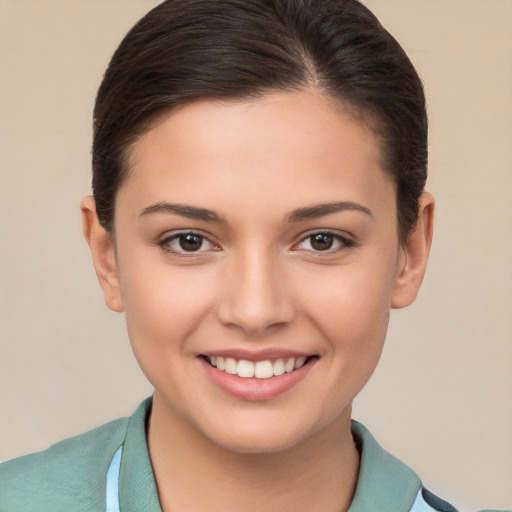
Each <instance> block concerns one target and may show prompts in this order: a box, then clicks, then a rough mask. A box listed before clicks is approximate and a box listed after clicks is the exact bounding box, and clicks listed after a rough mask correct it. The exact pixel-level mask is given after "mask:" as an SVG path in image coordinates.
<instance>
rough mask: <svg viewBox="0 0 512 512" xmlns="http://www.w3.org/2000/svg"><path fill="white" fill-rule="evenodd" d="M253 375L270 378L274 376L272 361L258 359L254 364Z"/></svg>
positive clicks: (259, 377)
mask: <svg viewBox="0 0 512 512" xmlns="http://www.w3.org/2000/svg"><path fill="white" fill-rule="evenodd" d="M254 376H255V377H256V378H257V379H270V377H273V376H274V365H273V364H272V361H258V362H257V363H256V364H255V366H254Z"/></svg>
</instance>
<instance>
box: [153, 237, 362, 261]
mask: <svg viewBox="0 0 512 512" xmlns="http://www.w3.org/2000/svg"><path fill="white" fill-rule="evenodd" d="M187 236H191V237H197V238H199V239H200V241H201V246H202V245H203V244H204V243H205V242H206V243H207V244H210V245H211V246H212V247H213V249H206V250H191V251H187V250H186V249H184V248H183V247H181V248H180V249H179V248H173V247H172V245H171V244H172V243H173V242H177V243H180V239H183V238H184V237H187ZM315 236H325V237H328V238H331V239H332V243H333V244H335V243H337V244H338V245H337V247H335V248H334V249H333V248H332V247H328V248H327V249H325V250H315V249H314V248H311V249H305V250H306V251H308V252H312V253H315V254H326V255H327V254H333V253H336V252H340V251H343V250H346V249H350V248H352V247H355V246H356V242H355V241H354V240H351V239H350V238H347V237H345V236H342V235H339V234H336V233H333V232H332V231H314V232H312V233H308V234H307V235H306V236H304V237H302V238H301V240H300V241H299V242H298V243H297V244H295V245H294V246H293V248H296V247H298V246H300V245H301V244H303V243H305V242H306V241H308V240H309V245H310V246H311V247H312V243H311V242H312V239H313V237H315ZM158 245H159V246H160V248H161V249H162V250H163V251H164V252H166V253H171V254H175V255H177V256H182V257H190V256H194V255H197V254H201V253H204V252H209V251H210V250H213V251H218V250H220V249H219V247H218V245H216V244H215V243H214V242H212V241H211V240H210V239H209V238H208V237H207V236H206V235H204V234H202V233H198V232H196V231H181V232H179V233H174V234H173V235H171V236H168V237H166V238H164V239H163V240H161V241H160V242H159V243H158ZM180 245H181V244H180Z"/></svg>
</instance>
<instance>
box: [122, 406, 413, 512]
mask: <svg viewBox="0 0 512 512" xmlns="http://www.w3.org/2000/svg"><path fill="white" fill-rule="evenodd" d="M151 405H152V398H151V397H150V398H147V399H146V400H144V402H142V404H141V405H140V406H139V407H138V409H137V410H136V411H135V413H134V414H133V416H132V417H131V418H130V421H129V424H128V429H127V432H126V438H125V441H124V446H123V455H122V459H121V469H120V474H119V502H120V509H121V510H122V511H123V512H137V511H140V510H144V511H146V512H162V509H161V507H160V503H159V501H158V493H157V489H156V483H155V478H154V475H153V468H152V467H151V461H150V459H149V453H148V448H147V443H146V423H147V419H148V418H149V414H150V412H151ZM351 430H352V435H353V436H354V440H355V442H356V444H357V447H358V449H359V452H360V454H361V463H360V468H359V476H358V481H357V487H356V492H355V495H354V499H353V501H352V504H351V505H350V508H349V511H348V512H408V511H409V510H410V508H411V506H412V504H413V502H414V499H415V498H416V494H417V493H418V489H419V488H420V486H421V482H420V479H419V478H418V476H417V475H416V474H415V473H414V472H413V471H412V470H411V469H409V468H408V467H407V466H406V465H405V464H403V463H402V462H400V461H399V460H398V459H396V458H395V457H393V456H392V455H391V454H389V453H388V452H386V451H385V450H384V449H383V448H382V447H381V446H380V445H379V444H378V443H377V441H376V440H375V439H374V437H373V436H372V435H371V434H370V432H369V431H368V430H367V429H366V428H365V427H364V426H363V425H361V423H358V422H357V421H352V424H351Z"/></svg>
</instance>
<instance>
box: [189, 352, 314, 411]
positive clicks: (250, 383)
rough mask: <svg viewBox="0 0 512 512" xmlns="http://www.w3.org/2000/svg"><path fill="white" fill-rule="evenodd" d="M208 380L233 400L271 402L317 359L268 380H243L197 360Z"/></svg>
mask: <svg viewBox="0 0 512 512" xmlns="http://www.w3.org/2000/svg"><path fill="white" fill-rule="evenodd" d="M198 360H199V362H200V363H201V364H202V366H203V368H204V370H205V371H206V373H207V375H208V377H209V378H210V380H211V381H212V382H213V383H214V384H215V385H216V386H218V387H219V388H221V389H222V390H223V391H225V392H226V393H228V394H229V395H231V396H234V397H235V398H240V399H242V400H248V401H252V402H257V401H263V400H271V399H272V398H276V397H278V396H279V395H282V394H283V393H285V392H286V391H288V390H290V389H291V388H293V387H294V386H295V385H297V384H298V383H299V382H300V381H302V379H303V378H304V377H305V376H306V375H307V373H308V372H309V370H310V369H311V368H312V367H313V365H314V364H315V362H316V361H317V358H312V359H308V361H307V362H306V364H304V366H302V367H301V368H299V369H297V370H293V371H292V372H290V373H284V374H283V375H279V376H277V377H270V378H269V379H256V378H243V377H239V376H238V375H231V374H229V373H226V372H224V371H221V370H217V368H214V367H213V366H212V365H211V364H210V363H208V362H207V361H206V360H205V359H203V358H202V357H199V358H198Z"/></svg>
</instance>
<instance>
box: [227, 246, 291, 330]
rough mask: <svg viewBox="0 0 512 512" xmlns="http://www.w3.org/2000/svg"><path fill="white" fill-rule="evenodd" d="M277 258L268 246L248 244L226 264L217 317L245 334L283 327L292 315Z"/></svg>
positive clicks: (285, 285)
mask: <svg viewBox="0 0 512 512" xmlns="http://www.w3.org/2000/svg"><path fill="white" fill-rule="evenodd" d="M282 270H283V269H282V267H281V265H280V258H279V257H278V255H276V254H273V252H272V251H271V250H269V249H268V248H266V249H265V248H262V247H261V246H259V247H254V245H252V246H248V247H246V248H245V249H244V250H242V251H240V253H239V254H238V255H236V256H233V258H231V261H230V262H229V264H228V265H227V267H226V274H227V275H226V276H225V278H226V279H225V287H224V290H223V292H222V293H221V301H220V304H219V318H220V320H221V321H222V322H223V323H224V324H226V325H232V326H237V327H239V328H241V329H242V330H244V331H245V332H246V333H247V334H250V335H253V336H254V335H258V334H261V333H264V332H266V331H267V330H268V329H269V328H270V327H276V326H279V325H281V326H283V325H286V324H287V323H289V322H290V321H291V320H292V318H293V316H294V308H293V301H292V298H291V296H290V293H289V288H288V286H287V283H286V275H285V273H284V272H283V271H282Z"/></svg>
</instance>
